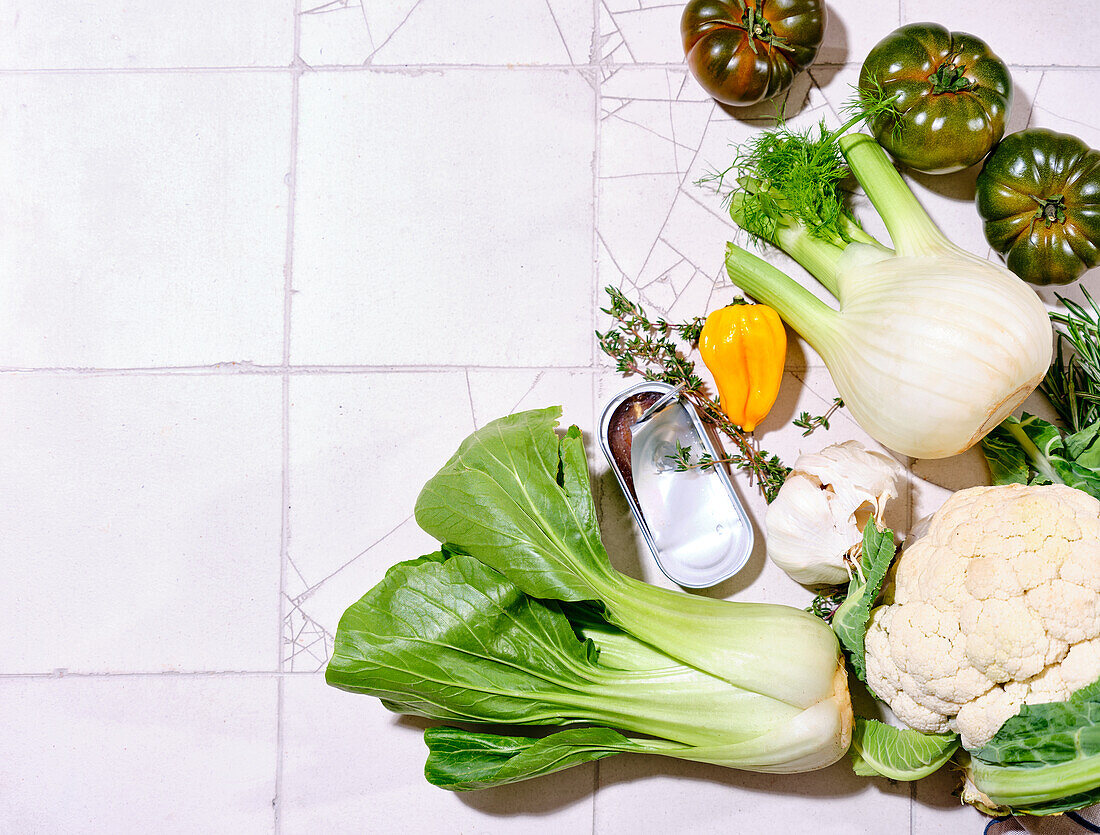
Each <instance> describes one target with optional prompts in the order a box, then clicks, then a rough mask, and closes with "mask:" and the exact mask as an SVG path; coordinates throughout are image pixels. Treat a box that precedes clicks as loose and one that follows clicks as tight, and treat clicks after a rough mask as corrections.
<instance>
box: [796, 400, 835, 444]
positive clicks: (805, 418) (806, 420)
mask: <svg viewBox="0 0 1100 835" xmlns="http://www.w3.org/2000/svg"><path fill="white" fill-rule="evenodd" d="M843 407H844V401H843V400H841V399H840V398H839V397H834V398H833V402H832V405H830V406H829V408H828V409H827V410H826V411H825V414H823V415H811V414H810V413H809V412H802V413H800V414H799V415H798V417H796V418H795V419H794V420H792V421H791V423H793V424H794V425H795V426H797V427H798V428H799V429H805V430H806V431H805V432H803V433H802V437H806V436H807V435H812V434H813V432H814V430H815V429H818V428H821V429H826V430H827V429H828V428H829V418H831V417H832V416H833V415H834V414H835V413H836V410H837V409H842V408H843Z"/></svg>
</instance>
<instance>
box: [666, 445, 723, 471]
mask: <svg viewBox="0 0 1100 835" xmlns="http://www.w3.org/2000/svg"><path fill="white" fill-rule="evenodd" d="M665 461H666V462H667V466H668V468H669V469H670V470H673V471H674V472H677V473H685V472H687V471H688V470H713V469H714V468H715V467H717V466H718V465H719V464H734V465H736V464H737V463H738V459H737V458H736V457H734V458H731V457H729V456H726V455H720V456H718V457H717V458H716V457H714V456H713V455H711V454H710V453H709V452H707V451H706V450H703V452H701V453H700V454H699V457H698V458H694V457H693V456H692V451H691V447H690V446H682V445H681V444H680V442H679V441H677V442H676V451H675V452H672V453H670V454H668V455H666V456H665Z"/></svg>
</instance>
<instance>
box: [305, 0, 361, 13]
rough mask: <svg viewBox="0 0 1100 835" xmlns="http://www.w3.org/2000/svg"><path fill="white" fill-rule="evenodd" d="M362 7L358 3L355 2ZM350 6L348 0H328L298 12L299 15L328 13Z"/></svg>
mask: <svg viewBox="0 0 1100 835" xmlns="http://www.w3.org/2000/svg"><path fill="white" fill-rule="evenodd" d="M355 5H356V6H359V7H360V8H362V6H361V5H360V4H359V3H356V4H355ZM347 8H351V6H350V0H330V2H328V3H322V4H321V5H320V6H314V7H313V8H312V9H303V10H302V11H300V12H298V14H300V15H315V14H329V13H331V12H339V11H343V10H344V9H347Z"/></svg>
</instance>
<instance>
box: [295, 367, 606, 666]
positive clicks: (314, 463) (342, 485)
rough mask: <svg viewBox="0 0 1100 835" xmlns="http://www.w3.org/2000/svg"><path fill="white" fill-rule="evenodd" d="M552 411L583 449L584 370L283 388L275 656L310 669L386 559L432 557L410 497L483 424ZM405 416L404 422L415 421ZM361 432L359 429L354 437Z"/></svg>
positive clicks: (308, 380)
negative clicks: (285, 484) (281, 557)
mask: <svg viewBox="0 0 1100 835" xmlns="http://www.w3.org/2000/svg"><path fill="white" fill-rule="evenodd" d="M554 405H562V406H564V414H563V416H562V419H561V425H562V427H563V428H564V427H565V426H568V425H569V424H571V423H575V424H577V425H578V426H580V427H581V428H582V430H583V431H584V433H585V437H586V442H587V443H588V445H589V448H590V449H589V451H590V454H596V455H598V454H599V453H598V451H596V452H594V453H593V450H594V448H595V447H594V443H593V441H592V433H591V427H592V423H593V418H592V378H591V375H590V373H588V372H559V371H508V370H499V371H476V370H475V371H469V372H439V373H406V374H381V373H379V374H329V375H308V376H295V377H294V378H293V379H292V380H291V413H290V426H291V430H290V454H291V468H290V503H291V516H290V525H291V536H290V544H289V556H290V564H289V566H288V576H287V593H288V597H289V600H288V611H287V621H286V624H285V635H286V644H285V647H284V660H285V663H286V664H287V665H288V666H289V669H292V670H297V671H300V670H310V671H312V670H316V669H318V668H319V667H320V666H321V665H322V664H323V663H324V662H325V661H326V660H327V659H328V652H329V651H330V650H331V646H332V635H333V634H334V633H335V631H336V625H337V623H338V621H339V618H340V615H341V614H343V612H344V609H346V608H347V607H348V606H349V605H351V604H352V603H353V602H355V601H356V600H358V599H359V598H360V597H361V596H362V595H363V594H365V593H366V592H367V590H368V589H370V588H371V587H372V586H373V585H374V584H375V583H377V582H378V581H379V580H381V579H382V576H383V574H384V573H385V572H386V570H387V569H388V568H389V567H390V566H391V565H394V564H395V563H398V562H402V561H404V560H409V559H413V558H415V557H419V556H421V555H422V554H426V553H430V552H432V551H435V550H438V547H439V543H438V542H436V541H435V540H434V539H433V538H432V537H430V536H429V535H428V534H426V533H424V532H423V531H421V530H420V529H419V528H418V527H417V525H416V521H415V519H413V507H414V505H415V503H416V498H417V496H418V495H419V494H420V490H421V488H422V487H423V485H424V484H425V482H427V480H428V479H429V478H431V476H432V475H434V474H435V473H436V471H438V470H439V469H440V468H441V467H442V466H443V465H444V464H445V463H446V461H447V459H448V458H450V456H451V455H452V454H453V453H454V451H455V450H456V449H457V448H458V445H459V444H460V443H461V442H462V440H463V439H464V438H465V437H466V436H467V435H468V434H470V433H471V432H472V431H474V429H475V428H479V427H481V426H484V425H485V424H486V423H488V422H489V421H491V420H495V419H496V418H498V417H502V416H504V415H506V414H512V413H514V412H517V411H521V410H523V409H533V408H544V407H546V406H554ZM414 416H415V418H414ZM365 427H370V431H365Z"/></svg>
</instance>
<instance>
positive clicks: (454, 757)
mask: <svg viewBox="0 0 1100 835" xmlns="http://www.w3.org/2000/svg"><path fill="white" fill-rule="evenodd" d="M559 414H560V410H558V409H545V410H541V411H533V412H524V413H520V414H517V415H512V416H509V417H506V418H502V419H501V420H498V421H495V422H493V423H491V424H489V425H487V426H485V427H483V428H482V429H481V430H479V431H478V432H476V433H474V435H472V436H471V437H470V438H468V439H467V440H466V441H465V442H464V443H463V444H462V445H461V446H460V448H459V450H458V452H457V453H456V454H455V455H454V456H453V457H452V458H451V460H450V461H448V462H447V464H446V465H445V466H444V467H443V469H442V470H441V471H440V472H439V474H438V475H436V476H435V477H434V478H433V479H432V480H431V481H429V483H428V484H427V486H426V487H425V488H424V491H423V492H422V494H421V496H420V499H419V501H418V502H417V506H416V518H417V520H418V522H419V523H420V524H421V526H422V527H423V528H424V529H425V530H427V531H428V532H429V533H431V534H433V535H434V536H436V537H437V538H438V539H440V541H441V542H443V543H444V544H443V545H442V548H441V550H440V551H439V552H438V553H435V554H430V555H427V556H424V557H421V558H419V559H415V560H411V561H408V562H404V563H399V564H398V565H395V566H393V567H392V568H391V569H390V570H389V571H388V572H387V574H386V576H385V578H384V579H383V580H382V581H381V582H380V583H379V584H378V585H377V586H375V587H374V588H373V589H371V590H370V591H369V592H368V593H367V594H366V595H364V597H363V598H362V599H361V600H359V601H358V602H357V603H355V604H353V605H352V606H351V607H350V608H349V609H348V610H347V612H345V614H344V616H343V618H342V619H341V621H340V626H339V628H338V630H337V634H336V641H335V648H334V653H333V656H332V659H331V661H330V662H329V666H328V669H327V672H326V677H327V680H328V682H329V683H330V684H332V685H334V686H336V687H339V688H342V689H344V690H349V691H352V692H357V693H365V694H369V695H372V696H375V697H377V698H378V699H380V700H381V701H382V703H383V704H384V705H385V706H386V707H387V708H389V709H391V710H394V711H399V712H402V713H411V714H416V715H420V716H426V717H430V718H434V719H441V720H445V721H449V722H463V723H486V724H492V725H495V726H499V725H515V726H539V727H551V728H552V727H561V726H568V725H577V724H585V725H595V726H597V727H583V728H579V727H570V728H568V729H567V730H563V731H560V732H558V733H553V734H550V735H549V736H541V737H540V736H537V735H534V733H532V736H530V737H528V736H514V737H513V736H507V735H501V734H499V733H496V732H495V731H494V733H485V732H482V731H477V730H466V729H430V730H429V731H428V732H427V733H426V735H425V736H426V740H427V742H428V745H429V749H430V755H429V760H428V765H427V769H426V774H427V776H428V779H429V780H431V781H432V782H434V783H436V784H438V785H441V786H443V787H445V788H449V789H454V790H468V789H475V788H481V787H484V786H488V785H499V784H502V783H508V782H513V781H515V780H520V779H525V778H527V777H534V776H537V775H539V774H547V773H550V772H552V771H555V770H558V769H559V768H564V767H567V766H569V765H574V764H577V763H581V762H587V761H591V760H593V759H598V758H600V757H604V756H609V755H611V754H615V753H623V752H644V753H651V754H660V755H664V756H671V757H678V758H682V759H688V760H696V761H699V762H706V763H715V764H719V765H724V766H729V767H733V768H743V769H751V770H756V771H768V772H792V771H807V770H811V769H815V768H821V767H824V766H826V765H829V764H830V763H833V762H835V761H836V760H837V759H839V758H840V757H841V756H842V755H843V754H844V752H845V751H846V750H847V747H848V743H849V741H850V734H851V722H852V712H851V703H850V700H849V697H848V689H847V677H846V674H845V671H844V667H843V665H842V663H841V662H840V658H839V649H838V645H837V641H836V638H835V636H834V635H833V633H832V631H831V630H830V629H829V628H828V627H827V626H826V625H825V624H824V623H822V622H821V621H820V620H818V619H817V618H815V617H813V616H812V615H809V614H807V613H804V612H801V611H799V610H796V609H792V608H790V607H786V606H777V605H769V604H748V603H729V602H726V601H720V600H713V599H710V598H701V597H694V596H690V595H686V594H683V593H679V592H673V591H667V590H663V589H657V588H654V587H652V586H649V585H647V584H645V583H642V582H640V581H638V580H633V579H631V578H628V577H626V576H625V575H622V574H620V573H619V572H617V571H616V570H615V569H614V568H613V567H612V566H611V561H610V559H609V558H608V555H607V553H606V551H605V550H604V547H603V544H602V543H601V541H600V534H599V525H598V522H597V519H596V513H595V505H594V503H593V501H592V494H591V491H590V486H589V477H588V469H587V464H586V459H585V454H584V447H583V444H582V442H581V438H580V433H579V431H577V430H576V428H572V429H570V430H569V431H568V432H566V433H565V434H564V435H563V436H559V435H558V433H557V432H556V431H555V429H556V425H557V417H558V415H559ZM635 734H638V735H639V736H634V735H635Z"/></svg>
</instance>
